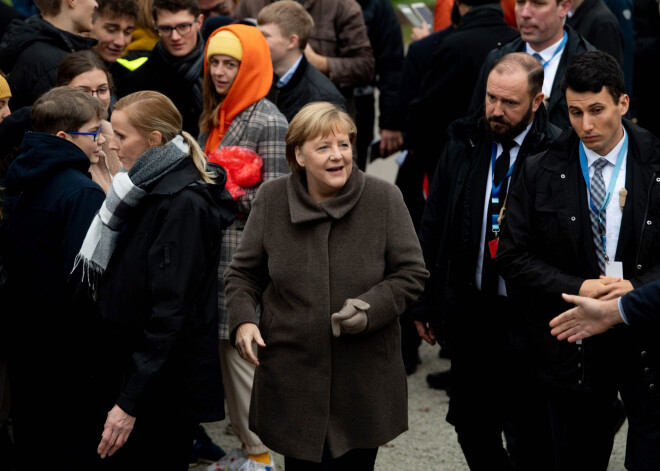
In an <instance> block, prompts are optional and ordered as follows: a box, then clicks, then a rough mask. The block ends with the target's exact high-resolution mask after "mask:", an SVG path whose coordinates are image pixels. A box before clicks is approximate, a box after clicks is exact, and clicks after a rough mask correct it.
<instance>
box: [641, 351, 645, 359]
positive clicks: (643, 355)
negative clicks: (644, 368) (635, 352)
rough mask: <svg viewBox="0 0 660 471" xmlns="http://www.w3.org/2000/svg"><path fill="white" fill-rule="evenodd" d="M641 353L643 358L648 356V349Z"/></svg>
mask: <svg viewBox="0 0 660 471" xmlns="http://www.w3.org/2000/svg"><path fill="white" fill-rule="evenodd" d="M641 355H642V358H646V350H642V353H641Z"/></svg>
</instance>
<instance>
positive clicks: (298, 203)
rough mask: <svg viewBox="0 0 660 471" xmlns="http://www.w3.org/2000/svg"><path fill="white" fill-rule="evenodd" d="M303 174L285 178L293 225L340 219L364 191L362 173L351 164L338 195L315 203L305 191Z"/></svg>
mask: <svg viewBox="0 0 660 471" xmlns="http://www.w3.org/2000/svg"><path fill="white" fill-rule="evenodd" d="M305 180H306V179H305V174H304V172H294V173H292V174H290V175H289V176H288V177H287V182H286V190H287V198H288V200H289V212H290V215H291V222H292V223H293V224H299V223H306V222H315V221H321V220H324V219H328V218H331V219H341V218H342V217H344V216H345V215H346V214H347V213H348V212H349V211H350V210H351V209H353V207H355V205H356V204H357V202H358V201H359V199H360V197H361V196H362V192H363V191H364V187H365V184H366V178H365V176H364V173H363V172H362V171H361V170H360V169H359V168H357V165H355V163H354V164H353V171H352V172H351V176H350V177H348V181H347V182H346V184H345V185H344V187H343V188H342V189H341V191H340V193H339V195H337V196H335V197H334V198H331V199H329V200H327V201H324V202H323V203H317V202H316V201H314V200H313V199H312V197H311V196H310V195H309V192H308V191H307V187H306V186H307V185H306V181H305Z"/></svg>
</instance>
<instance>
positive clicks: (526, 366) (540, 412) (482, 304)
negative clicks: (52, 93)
mask: <svg viewBox="0 0 660 471" xmlns="http://www.w3.org/2000/svg"><path fill="white" fill-rule="evenodd" d="M457 299H460V300H461V301H460V304H459V305H457V307H456V312H454V314H453V315H452V316H451V319H448V341H449V346H450V347H451V352H452V362H451V381H452V384H451V388H452V395H451V399H450V402H449V412H448V414H447V421H448V422H449V423H451V424H453V425H454V426H455V429H456V434H457V436H458V442H459V444H460V445H461V448H462V450H463V454H464V455H465V458H466V460H467V462H468V465H469V467H470V469H471V470H472V471H479V470H488V471H494V470H534V471H539V470H544V469H548V470H549V469H552V449H551V442H550V429H549V424H548V416H547V403H546V401H545V400H544V397H543V395H542V394H541V389H540V387H539V385H538V383H537V381H536V374H535V367H534V361H533V355H532V354H531V353H530V349H529V346H528V344H527V336H526V329H525V323H524V321H523V320H522V319H519V318H517V316H516V314H515V312H514V309H513V307H512V306H511V303H510V302H509V301H508V300H507V298H504V297H502V296H486V295H482V294H481V293H479V292H478V291H476V290H475V291H471V292H470V293H462V294H461V295H460V296H458V297H457ZM502 433H504V436H505V438H506V448H505V447H504V444H503V442H502Z"/></svg>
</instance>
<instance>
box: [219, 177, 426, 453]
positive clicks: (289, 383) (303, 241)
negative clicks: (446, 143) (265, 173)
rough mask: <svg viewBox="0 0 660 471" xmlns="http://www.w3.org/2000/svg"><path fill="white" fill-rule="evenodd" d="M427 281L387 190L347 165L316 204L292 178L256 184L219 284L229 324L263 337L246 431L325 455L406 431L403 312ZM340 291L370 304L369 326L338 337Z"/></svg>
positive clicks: (279, 447) (407, 226)
mask: <svg viewBox="0 0 660 471" xmlns="http://www.w3.org/2000/svg"><path fill="white" fill-rule="evenodd" d="M427 276H428V272H427V271H426V269H425V268H424V261H423V259H422V253H421V250H420V248H419V242H418V240H417V236H416V235H415V231H414V229H413V225H412V221H411V220H410V216H409V215H408V211H407V210H406V207H405V205H404V203H403V198H402V197H401V193H400V192H399V190H398V189H397V188H396V187H394V186H393V185H390V184H389V183H386V182H384V181H382V180H379V179H377V178H374V177H370V176H366V175H365V174H364V173H362V172H361V171H359V170H358V169H357V168H356V167H354V170H353V172H352V174H351V176H350V178H349V179H348V182H347V183H346V185H345V186H344V188H343V189H342V191H341V193H340V194H339V195H338V196H337V197H335V198H333V199H331V200H328V201H325V202H323V203H321V204H317V203H315V202H314V201H313V200H312V198H311V197H310V196H309V194H308V193H307V190H306V189H305V187H304V186H303V184H302V181H301V177H300V175H298V174H292V175H289V176H285V177H281V178H278V179H275V180H272V181H269V182H265V183H264V184H262V185H261V188H260V190H259V192H258V194H257V197H256V199H255V200H254V203H253V206H252V211H251V213H250V216H249V218H248V221H247V225H246V227H245V231H244V233H243V239H242V240H241V243H240V246H239V248H238V252H237V253H236V255H235V256H234V258H233V261H232V263H231V265H230V267H229V269H228V270H227V272H226V274H225V283H226V293H227V300H228V309H229V329H230V330H229V331H230V332H231V333H232V334H233V333H235V329H236V328H237V327H238V326H239V325H240V324H242V323H245V322H252V323H255V324H256V323H259V328H260V330H261V334H262V336H263V338H264V341H265V342H266V347H265V348H263V349H260V351H259V362H260V366H259V367H257V369H256V373H255V378H254V386H253V389H252V402H251V405H250V428H251V429H252V430H253V431H254V432H256V433H257V434H258V435H259V437H260V438H261V440H262V441H263V442H264V444H265V445H267V446H268V447H269V448H271V449H273V450H274V451H277V452H279V453H282V454H284V455H286V456H291V457H294V458H298V459H302V460H308V461H316V462H320V461H321V454H322V450H323V444H324V442H326V441H327V443H328V446H329V450H330V453H331V455H332V456H333V457H338V456H341V455H342V454H344V453H346V452H347V451H349V450H350V449H353V448H375V447H378V446H379V445H382V444H384V443H387V442H388V441H390V440H392V439H393V438H394V437H396V436H397V435H399V434H400V433H402V432H404V431H405V430H407V428H408V412H407V389H406V375H405V371H404V368H403V362H402V360H401V345H400V332H399V321H398V316H399V315H400V314H401V313H402V312H403V311H404V310H405V309H406V307H407V306H408V305H409V304H410V303H411V302H412V301H414V300H415V299H416V298H417V296H418V295H419V294H420V293H421V292H422V289H423V286H424V281H425V279H426V278H427ZM347 298H359V299H361V300H363V301H365V302H367V303H369V304H370V305H371V308H370V309H369V310H368V311H367V315H368V319H369V321H368V325H367V328H366V330H365V331H364V332H363V333H361V334H357V335H345V334H342V335H341V336H340V337H339V338H335V337H333V336H332V332H331V324H330V316H331V315H332V313H334V312H337V311H338V310H340V309H341V307H342V305H343V303H344V301H345V300H346V299H347ZM260 299H261V300H262V307H263V313H262V316H261V319H260V321H257V317H256V314H255V309H256V306H257V304H258V303H259V300H260ZM233 340H234V339H233V335H232V341H233Z"/></svg>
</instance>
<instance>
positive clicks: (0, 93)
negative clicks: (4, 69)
mask: <svg viewBox="0 0 660 471" xmlns="http://www.w3.org/2000/svg"><path fill="white" fill-rule="evenodd" d="M10 96H11V90H10V89H9V84H8V83H7V80H5V78H4V77H3V76H2V75H0V100H2V99H3V98H9V97H10Z"/></svg>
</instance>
